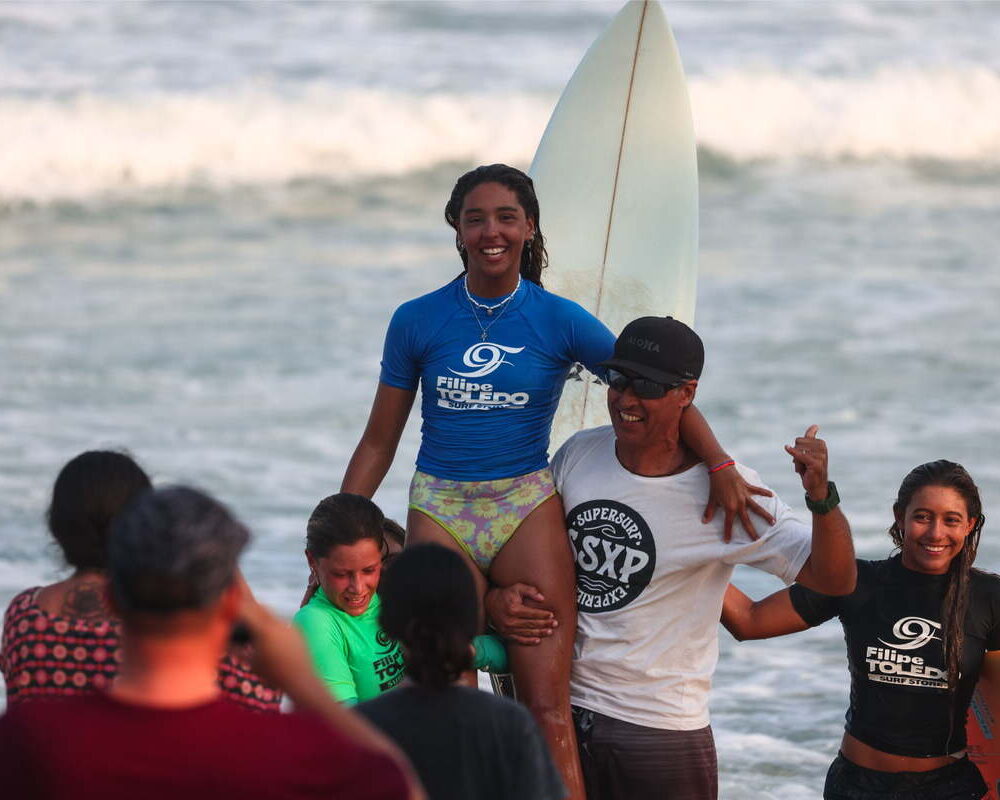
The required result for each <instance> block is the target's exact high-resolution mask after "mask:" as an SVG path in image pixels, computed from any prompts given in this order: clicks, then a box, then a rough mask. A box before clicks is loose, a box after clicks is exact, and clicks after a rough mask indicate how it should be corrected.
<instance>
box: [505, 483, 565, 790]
mask: <svg viewBox="0 0 1000 800" xmlns="http://www.w3.org/2000/svg"><path fill="white" fill-rule="evenodd" d="M490 579H491V580H492V581H493V583H495V584H497V585H498V586H510V585H511V584H513V583H518V582H522V583H528V584H531V585H532V586H534V587H536V588H537V589H538V590H539V591H540V592H541V593H542V594H543V595H544V596H545V599H546V601H547V602H548V605H549V607H550V608H551V609H552V610H553V611H554V612H555V615H556V619H557V620H558V622H559V627H558V628H556V629H555V631H554V633H553V634H552V636H550V637H549V638H547V639H543V640H542V642H541V644H538V645H534V646H531V647H528V646H522V645H517V644H514V643H513V642H508V643H507V650H508V654H509V657H510V663H511V668H512V671H513V673H514V683H515V684H516V686H517V695H518V699H519V700H521V701H522V702H523V703H524V704H525V705H526V706H527V707H528V709H529V710H530V711H531V713H532V714H533V715H534V717H535V719H536V720H537V722H538V725H539V727H540V728H541V730H542V735H543V736H545V739H546V741H547V742H548V744H549V749H550V750H551V752H552V757H553V759H554V760H555V763H556V767H557V768H558V769H559V773H560V775H562V779H563V782H564V783H565V784H566V788H567V789H568V790H569V792H570V795H569V796H570V798H571V800H584V798H585V794H584V789H583V777H582V775H581V773H580V762H579V756H578V754H577V749H576V733H575V731H574V728H573V720H572V717H571V716H570V710H569V671H570V665H571V663H572V659H573V640H574V638H575V636H576V577H575V574H574V569H573V555H572V551H571V550H570V545H569V537H568V536H567V535H566V523H565V520H564V515H563V507H562V501H561V500H560V499H559V497H558V496H554V497H550V498H549V499H548V500H546V501H545V502H544V503H542V504H541V505H540V506H539V507H538V508H536V509H535V510H534V511H532V512H531V514H529V515H528V517H527V518H526V519H525V520H524V521H523V522H522V523H521V524H520V526H519V527H518V529H517V531H516V532H515V533H514V535H513V537H511V539H510V541H508V542H507V544H506V545H504V547H503V548H502V549H501V550H500V552H499V553H498V554H497V557H496V558H495V559H494V561H493V565H492V567H491V568H490Z"/></svg>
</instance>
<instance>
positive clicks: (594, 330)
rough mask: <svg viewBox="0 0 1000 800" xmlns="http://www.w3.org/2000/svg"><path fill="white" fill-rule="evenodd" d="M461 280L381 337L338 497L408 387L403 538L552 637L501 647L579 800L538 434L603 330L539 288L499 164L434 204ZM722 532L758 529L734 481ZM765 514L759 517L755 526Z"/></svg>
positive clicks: (373, 460) (689, 430) (390, 432)
mask: <svg viewBox="0 0 1000 800" xmlns="http://www.w3.org/2000/svg"><path fill="white" fill-rule="evenodd" d="M445 220H446V222H447V223H448V225H449V226H451V228H452V229H454V232H455V246H456V249H457V250H458V254H459V256H460V258H461V261H462V267H463V271H462V273H461V274H460V275H459V276H458V277H457V278H455V279H454V280H452V281H451V282H450V283H448V284H447V285H445V286H444V287H442V288H440V289H438V290H436V291H433V292H431V293H430V294H427V295H424V296H423V297H419V298H417V299H415V300H411V301H409V302H407V303H404V304H403V305H402V306H400V307H399V308H398V309H397V310H396V312H395V313H394V314H393V316H392V320H391V321H390V323H389V329H388V332H387V333H386V338H385V347H384V351H383V358H382V371H381V375H380V379H379V384H378V389H377V391H376V394H375V400H374V403H373V405H372V410H371V414H370V416H369V419H368V424H367V426H366V428H365V431H364V433H363V435H362V437H361V441H360V442H359V443H358V446H357V448H356V449H355V451H354V454H353V456H352V457H351V461H350V463H349V465H348V467H347V471H346V474H345V475H344V479H343V483H342V485H341V490H342V491H346V492H355V493H358V494H363V495H365V496H367V497H370V496H372V495H373V494H374V493H375V491H376V489H377V488H378V487H379V485H380V484H381V482H382V479H383V478H384V477H385V475H386V472H387V471H388V469H389V467H390V465H391V463H392V460H393V458H394V456H395V452H396V447H397V445H398V443H399V438H400V435H401V434H402V431H403V427H404V425H405V423H406V419H407V417H408V416H409V413H410V409H411V407H412V406H413V402H414V399H415V398H416V393H417V389H418V387H419V388H420V389H421V395H422V397H421V413H422V416H423V428H422V434H423V439H422V442H421V446H420V451H419V454H418V455H417V464H416V467H417V469H416V473H415V475H414V477H413V481H412V483H411V486H410V502H409V507H410V511H409V515H408V517H407V525H406V528H407V538H408V542H409V543H410V544H418V543H424V542H434V543H436V544H440V545H442V546H444V547H450V548H452V549H453V550H455V551H456V552H458V553H460V554H461V555H462V557H463V559H465V561H466V564H467V566H468V568H469V569H470V571H471V572H472V574H473V576H474V579H475V581H476V586H477V590H478V594H479V596H480V597H482V596H483V595H484V594H485V592H486V590H487V588H488V583H489V582H492V583H493V584H495V585H497V586H502V587H517V586H522V585H524V584H531V585H532V586H534V587H536V588H537V589H538V590H539V592H537V593H534V594H533V599H534V600H536V601H537V600H542V601H544V602H545V603H546V604H547V608H546V609H544V610H539V611H538V613H540V614H541V615H543V617H544V618H545V619H546V620H547V621H548V622H549V624H550V628H549V630H550V631H551V635H550V636H547V637H545V638H544V640H543V641H541V642H540V644H539V645H538V646H537V647H534V648H532V647H524V646H521V644H519V643H518V642H512V647H511V666H512V668H513V673H514V677H515V682H516V685H517V692H518V696H519V697H520V698H521V699H522V700H523V701H524V702H525V704H526V705H527V706H528V707H529V708H530V709H531V710H532V712H533V713H534V715H535V718H536V720H538V722H539V725H540V726H541V728H542V731H543V733H544V735H545V737H546V740H547V741H548V743H549V746H550V747H551V748H552V749H553V753H554V755H555V759H556V763H557V764H559V767H560V771H561V773H562V775H563V778H564V780H565V781H566V784H567V785H568V786H569V787H570V790H571V794H572V797H574V798H582V796H583V789H582V783H581V779H580V773H579V765H578V764H577V763H576V755H575V753H576V747H575V742H574V734H573V727H572V724H571V719H570V713H569V696H568V692H567V685H566V676H567V675H568V673H569V665H570V657H571V650H572V643H573V633H574V629H575V617H576V603H575V599H574V594H573V583H574V581H573V564H572V558H571V555H570V552H569V548H568V546H567V542H566V537H565V528H564V525H563V513H562V506H561V504H560V501H559V498H558V496H557V494H556V489H555V485H554V483H553V480H552V473H551V472H550V470H549V465H548V445H549V433H550V430H551V426H552V418H553V415H554V414H555V411H556V407H557V405H558V403H559V397H560V395H561V393H562V387H563V384H564V382H565V381H566V379H567V377H568V376H569V374H570V372H571V368H572V367H573V366H574V364H575V363H577V362H579V363H582V364H583V365H584V366H585V367H587V368H588V369H590V370H592V371H593V372H595V373H596V374H597V375H599V376H603V375H604V370H603V368H601V367H600V366H599V364H600V362H601V361H602V360H603V359H605V358H607V357H608V356H610V355H611V351H612V348H613V345H614V334H612V333H611V331H609V330H608V329H607V327H605V326H604V324H603V323H601V322H600V321H599V320H598V319H597V318H596V317H594V316H593V315H591V314H590V313H589V312H588V311H586V310H584V309H583V308H582V307H581V306H579V305H578V304H576V303H574V302H572V301H570V300H566V299H565V298H561V297H558V296H556V295H554V294H551V293H549V292H547V291H545V290H544V289H543V288H542V283H541V275H542V271H543V269H544V268H545V266H546V263H547V258H548V257H547V254H546V251H545V238H544V236H543V234H542V229H541V215H540V209H539V205H538V199H537V197H536V195H535V189H534V185H533V184H532V181H531V178H529V177H528V176H527V175H525V174H524V173H523V172H521V171H520V170H518V169H514V168H513V167H509V166H507V165H505V164H492V165H489V166H481V167H477V168H476V169H474V170H472V171H470V172H467V173H466V174H464V175H462V176H461V177H460V178H459V179H458V181H457V183H456V184H455V187H454V189H453V191H452V193H451V197H450V198H449V200H448V202H447V204H446V206H445ZM682 429H683V435H684V437H685V441H686V442H688V443H689V444H690V446H691V447H692V448H693V449H694V450H695V451H697V452H698V453H699V454H700V455H701V456H703V457H704V459H705V460H706V461H708V462H710V463H713V464H718V463H723V462H726V461H728V458H729V457H728V456H727V455H726V453H725V452H724V451H723V450H722V448H721V446H720V445H719V443H718V442H717V441H716V440H715V437H714V436H713V435H712V432H711V430H710V429H709V427H708V425H707V424H706V423H705V420H704V418H702V417H701V415H700V414H699V413H698V412H697V411H696V410H695V409H694V408H692V409H690V410H689V412H688V413H686V414H685V415H684V423H683V425H682ZM713 487H714V493H713V500H712V501H710V502H709V503H708V508H707V509H706V516H708V517H710V516H711V514H712V513H714V508H715V505H716V502H715V501H714V498H715V497H720V498H723V501H722V502H721V504H722V505H724V506H725V508H726V512H727V513H726V529H727V532H728V531H729V529H730V528H731V524H732V519H733V515H734V514H735V513H737V512H738V513H740V515H741V517H742V519H743V521H744V525H745V526H748V529H751V530H752V526H751V525H750V522H749V517H748V515H747V514H746V509H747V508H750V509H751V510H754V511H756V512H757V513H760V514H761V515H762V516H765V518H768V517H767V515H766V512H763V511H762V510H761V508H760V507H759V506H757V504H756V503H754V502H753V501H752V500H751V499H750V495H751V493H752V490H751V489H750V488H749V487H748V486H747V485H746V484H745V483H744V482H743V480H742V478H741V476H739V474H738V473H737V472H736V471H735V470H722V471H720V472H718V473H716V474H715V475H713ZM768 519H769V518H768Z"/></svg>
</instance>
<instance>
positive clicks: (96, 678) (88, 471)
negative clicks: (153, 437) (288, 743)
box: [0, 450, 281, 711]
mask: <svg viewBox="0 0 1000 800" xmlns="http://www.w3.org/2000/svg"><path fill="white" fill-rule="evenodd" d="M150 485H151V484H150V480H149V477H148V476H147V475H146V473H145V472H144V471H143V470H142V468H141V467H140V466H139V465H138V464H137V463H136V462H135V461H134V460H133V459H132V458H131V457H130V456H129V455H127V454H126V453H119V452H115V451H110V450H91V451H87V452H84V453H81V454H80V455H78V456H76V457H75V458H73V459H71V460H70V461H69V462H68V463H67V464H66V465H65V466H64V467H63V468H62V470H61V471H60V472H59V475H58V477H57V478H56V481H55V485H54V486H53V489H52V501H51V503H50V505H49V510H48V515H47V516H48V523H49V530H50V531H51V533H52V536H53V538H54V539H55V541H56V542H57V544H58V545H59V548H60V549H61V550H62V553H63V558H64V559H65V560H66V563H67V564H69V566H70V567H72V568H73V570H74V572H73V574H72V575H71V576H70V577H69V578H67V579H66V580H63V581H60V582H59V583H54V584H52V585H50V586H42V587H38V586H36V587H32V588H30V589H26V590H24V591H23V592H21V593H20V594H18V595H17V596H15V597H14V599H13V600H11V602H10V605H9V606H8V608H7V612H6V614H5V615H4V625H3V640H2V643H0V672H2V673H3V677H4V682H5V684H6V686H7V702H8V703H9V704H15V703H19V702H21V701H23V700H27V699H30V698H34V697H57V696H67V695H75V694H80V693H83V692H90V691H93V690H94V689H102V688H105V687H107V685H108V683H109V682H110V681H111V680H112V679H113V678H114V676H115V674H116V673H117V671H118V662H119V651H118V640H119V634H120V626H119V622H118V619H117V617H116V616H115V614H114V613H113V612H112V611H111V609H110V608H109V607H108V604H107V602H106V599H105V598H106V594H107V582H108V579H107V563H108V554H107V547H108V536H109V534H110V531H111V524H112V522H113V520H114V518H115V516H116V515H117V514H118V513H119V512H120V511H121V510H122V509H123V508H124V507H125V506H126V505H127V504H128V503H129V502H130V501H131V500H132V499H133V498H135V497H136V496H137V495H139V494H140V493H141V492H143V491H145V490H147V489H148V488H149V487H150ZM247 659H248V654H247V653H246V652H245V649H241V651H240V652H236V651H235V649H233V650H230V651H228V652H227V653H226V654H225V655H224V656H223V658H222V660H221V661H220V663H219V683H220V685H221V686H222V688H223V689H224V690H225V691H226V693H227V694H228V695H229V696H230V697H231V698H232V699H234V700H236V701H238V702H240V703H243V704H245V705H247V706H249V707H251V708H255V709H257V710H260V711H278V709H279V707H280V703H281V695H280V693H278V692H276V691H275V690H274V689H272V688H271V687H270V686H267V685H265V684H264V683H263V682H262V681H261V680H260V677H259V676H257V675H256V674H254V672H253V670H251V668H250V666H249V664H248V663H247Z"/></svg>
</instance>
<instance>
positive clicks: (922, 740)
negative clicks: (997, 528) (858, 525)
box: [722, 460, 1000, 800]
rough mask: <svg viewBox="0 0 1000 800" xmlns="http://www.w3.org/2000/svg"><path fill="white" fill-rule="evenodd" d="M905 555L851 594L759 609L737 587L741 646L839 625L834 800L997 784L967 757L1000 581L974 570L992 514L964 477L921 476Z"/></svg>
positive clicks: (904, 527)
mask: <svg viewBox="0 0 1000 800" xmlns="http://www.w3.org/2000/svg"><path fill="white" fill-rule="evenodd" d="M892 512H893V523H892V526H891V527H890V528H889V536H890V538H891V539H892V542H893V544H894V545H895V546H896V548H897V549H898V550H899V553H898V554H897V555H895V556H892V557H891V558H889V559H887V560H884V561H862V560H859V561H858V562H857V565H858V584H857V588H856V589H855V590H854V592H853V593H851V594H849V595H847V596H845V597H827V596H825V595H822V594H819V593H817V592H815V591H812V590H810V589H807V588H806V587H804V586H801V585H798V584H796V585H794V586H792V587H791V588H789V589H785V590H784V591H781V592H777V593H775V594H772V595H770V596H769V597H766V598H764V599H763V600H760V601H757V602H753V601H751V600H750V598H748V597H747V596H746V595H745V594H743V592H741V591H740V590H739V589H737V588H736V587H735V586H730V587H729V589H728V590H727V592H726V598H725V603H724V605H723V609H722V622H723V624H724V625H725V626H726V628H728V629H729V631H730V632H731V633H732V634H733V636H735V637H736V638H737V639H739V640H743V639H764V638H769V637H771V636H781V635H784V634H787V633H794V632H796V631H802V630H805V629H806V628H809V627H812V626H814V625H819V624H820V623H822V622H825V621H826V620H828V619H831V618H832V617H839V618H840V623H841V625H842V626H843V628H844V638H845V640H846V642H847V659H848V666H849V668H850V673H851V702H850V707H849V708H848V711H847V725H846V727H845V732H844V736H843V739H842V740H841V744H840V753H839V754H838V755H837V758H836V759H835V760H834V762H833V764H832V765H831V766H830V769H829V771H828V773H827V777H826V785H825V788H824V793H823V797H824V798H827V800H876V798H897V797H899V798H902V797H906V798H911V799H912V800H966V799H968V800H973V799H974V798H980V797H983V796H984V795H985V794H986V791H987V786H986V783H985V782H984V781H983V778H982V776H981V775H980V774H979V770H978V769H977V768H976V766H975V765H974V764H973V763H972V762H971V761H969V758H968V756H966V754H965V746H966V741H965V722H966V715H967V713H968V709H969V702H970V699H971V697H972V692H973V689H974V688H975V685H976V681H977V680H978V678H979V676H980V675H981V674H983V673H984V672H989V673H990V674H991V675H1000V577H998V576H997V575H993V574H991V573H987V572H982V571H981V570H978V569H974V568H973V566H972V565H973V563H974V562H975V560H976V550H977V549H978V547H979V537H980V534H981V533H982V529H983V524H984V522H985V521H986V516H985V515H984V514H983V508H982V502H981V500H980V497H979V489H978V488H977V487H976V484H975V482H974V481H973V480H972V478H971V477H970V475H969V473H968V472H966V471H965V469H964V468H963V467H962V466H961V465H959V464H956V463H954V462H951V461H943V460H942V461H932V462H929V463H927V464H921V465H920V466H918V467H916V468H915V469H913V470H912V471H911V472H910V473H909V474H908V475H907V476H906V477H905V478H904V479H903V482H902V484H901V485H900V487H899V492H898V495H897V497H896V502H895V503H893V506H892Z"/></svg>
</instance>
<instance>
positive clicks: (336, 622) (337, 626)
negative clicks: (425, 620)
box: [294, 492, 507, 704]
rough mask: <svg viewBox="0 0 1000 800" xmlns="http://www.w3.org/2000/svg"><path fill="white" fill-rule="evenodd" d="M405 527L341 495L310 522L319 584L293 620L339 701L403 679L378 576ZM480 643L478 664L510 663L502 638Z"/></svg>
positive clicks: (309, 551) (363, 501)
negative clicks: (384, 619)
mask: <svg viewBox="0 0 1000 800" xmlns="http://www.w3.org/2000/svg"><path fill="white" fill-rule="evenodd" d="M400 530H401V528H400V526H399V525H398V524H397V523H395V522H393V521H392V520H390V519H385V518H384V517H383V515H382V511H381V510H380V509H379V507H378V506H377V505H375V503H373V502H372V501H371V500H369V499H368V498H367V497H362V496H360V495H356V494H347V493H343V492H342V493H340V494H335V495H331V496H330V497H327V498H324V499H323V500H321V501H320V503H319V505H317V506H316V508H315V510H314V511H313V513H312V516H310V517H309V522H308V523H307V525H306V560H307V562H308V563H309V569H310V571H311V573H312V575H313V576H314V578H313V579H310V584H312V583H315V584H316V587H315V590H312V589H310V590H307V592H306V599H305V601H304V602H303V606H302V608H300V609H299V611H298V612H297V613H296V615H295V620H294V621H295V624H296V625H297V626H298V627H299V629H300V630H301V631H302V633H303V634H304V635H305V637H306V642H307V643H308V645H309V650H310V652H311V653H312V657H313V664H314V666H315V668H316V672H317V673H318V674H319V676H320V677H321V678H322V679H323V681H324V682H325V683H326V685H327V687H328V688H329V690H330V693H331V694H332V695H333V696H334V697H335V698H337V699H338V700H340V701H341V702H344V703H349V704H354V703H357V702H359V701H361V700H368V699H370V698H372V697H377V696H378V695H380V694H381V693H382V692H385V691H388V690H389V689H391V688H392V687H393V686H395V685H396V684H397V683H399V681H400V680H402V678H403V657H402V653H401V651H400V649H399V645H398V644H397V643H396V642H395V640H394V639H393V638H392V637H391V636H390V635H388V634H387V633H386V632H385V631H384V630H383V629H382V627H381V626H380V624H379V608H380V606H381V601H380V599H379V581H380V580H381V577H382V570H383V568H384V567H385V566H386V565H387V564H389V563H390V562H391V561H393V560H395V558H396V557H397V555H398V553H399V550H400V547H401V545H402V542H401V540H400V538H399V531H400ZM390 538H391V539H392V540H393V541H390ZM474 644H475V647H476V658H475V663H474V666H475V668H476V669H483V670H487V671H492V672H502V671H503V670H504V669H505V668H506V659H507V654H506V651H505V650H504V649H503V645H502V644H501V643H500V642H499V640H497V639H496V637H493V636H477V637H476V639H475V642H474Z"/></svg>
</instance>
